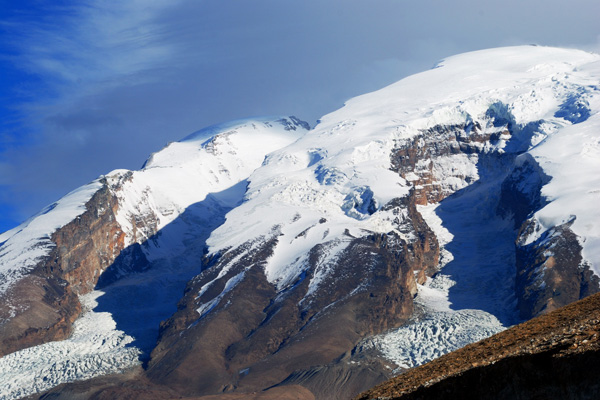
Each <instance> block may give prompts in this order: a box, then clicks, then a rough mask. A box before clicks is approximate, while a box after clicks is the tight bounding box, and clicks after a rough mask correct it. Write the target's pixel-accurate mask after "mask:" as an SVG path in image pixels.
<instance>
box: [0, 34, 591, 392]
mask: <svg viewBox="0 0 600 400" xmlns="http://www.w3.org/2000/svg"><path fill="white" fill-rule="evenodd" d="M598 110H600V56H598V55H595V54H591V53H586V52H583V51H579V50H567V49H556V48H546V47H537V46H522V47H510V48H500V49H492V50H485V51H479V52H473V53H467V54H463V55H459V56H454V57H450V58H448V59H446V60H443V61H442V62H440V63H439V64H438V65H436V67H435V68H434V69H432V70H430V71H427V72H423V73H421V74H417V75H414V76H411V77H408V78H405V79H403V80H401V81H399V82H397V83H395V84H393V85H390V86H388V87H386V88H384V89H381V90H379V91H377V92H373V93H370V94H366V95H363V96H360V97H357V98H354V99H352V100H350V101H348V102H347V103H346V105H345V106H344V107H343V108H341V109H340V110H338V111H335V112H333V113H331V114H328V115H326V116H324V117H323V118H322V119H321V120H320V122H319V124H318V125H317V126H316V127H315V128H314V129H312V130H308V126H307V125H306V124H305V123H302V122H301V121H299V120H298V119H296V118H294V117H290V118H281V119H278V118H271V119H260V120H252V121H237V122H233V123H230V124H226V125H221V126H216V127H212V128H209V129H206V130H203V131H200V132H198V133H196V134H193V135H191V136H189V137H188V138H186V139H184V140H182V141H181V142H176V143H171V144H170V145H168V146H167V147H166V148H165V149H163V150H162V151H160V152H158V153H156V154H154V155H152V156H151V157H150V159H149V160H148V161H147V162H146V164H145V166H144V168H143V169H142V170H140V171H114V172H112V173H110V174H108V175H106V176H104V177H101V178H100V179H99V180H98V181H96V182H94V183H92V184H90V185H88V186H86V187H84V188H82V189H80V190H78V191H75V192H73V193H72V194H70V195H68V196H67V197H65V198H64V199H62V200H61V201H59V202H57V203H56V205H53V206H51V207H50V208H48V209H47V210H45V211H44V212H42V213H41V214H40V215H39V216H37V217H34V218H33V219H32V220H30V221H29V222H27V223H25V224H23V225H22V226H21V227H19V228H16V229H15V230H12V231H9V232H7V233H5V234H3V235H2V236H0V243H1V247H0V267H1V268H2V269H0V273H2V274H3V275H2V277H3V278H2V279H3V280H2V281H1V282H0V284H1V285H2V286H1V288H2V290H3V291H4V292H3V295H2V296H3V297H2V301H3V305H2V307H3V309H2V312H3V313H4V314H3V316H2V318H3V320H2V324H3V325H2V326H1V327H0V333H1V338H2V340H3V342H2V343H3V345H2V346H3V347H2V348H1V353H2V354H7V353H11V352H14V351H15V350H18V349H23V348H26V347H29V346H31V345H34V344H39V343H42V342H47V341H49V340H55V339H61V338H64V337H67V336H68V334H69V332H70V331H71V328H70V327H71V323H72V322H73V321H74V319H75V317H76V316H77V315H79V314H80V309H81V307H80V305H79V304H80V303H79V301H78V300H77V298H78V297H77V295H79V296H83V297H81V298H82V299H83V300H84V303H85V304H87V307H88V310H87V311H86V312H85V313H84V314H83V315H84V318H86V317H87V318H91V317H93V316H94V315H95V316H99V315H100V314H101V313H106V314H102V315H103V316H104V317H109V319H110V317H112V318H113V322H112V323H113V324H114V328H111V329H108V330H107V332H110V333H106V334H101V335H96V337H97V339H94V340H102V335H105V336H106V335H112V336H110V337H113V338H117V339H118V340H117V339H115V340H112V341H111V343H116V344H115V345H114V346H113V348H112V349H113V350H111V351H112V353H111V354H110V357H108V356H107V357H105V358H106V359H109V358H110V360H113V361H112V364H111V362H108V361H103V360H104V359H102V358H98V357H96V358H93V359H94V362H93V363H91V364H90V362H89V358H88V359H87V360H88V361H87V364H85V362H84V361H83V360H86V358H85V357H81V358H78V357H79V356H76V355H75V353H73V354H72V355H70V356H69V357H71V358H72V359H74V360H80V361H73V363H74V364H76V366H75V367H73V368H75V370H76V371H77V369H78V368H79V370H81V369H82V368H83V367H81V366H80V364H85V365H93V366H92V367H90V368H89V370H90V372H89V373H88V372H81V373H79V372H75V373H72V374H70V375H69V374H63V375H61V372H60V370H61V369H60V368H57V371H53V373H52V375H51V376H52V379H50V380H49V381H50V383H49V384H46V386H44V385H43V384H41V383H40V384H38V386H37V387H36V390H44V389H47V388H49V387H51V386H52V385H55V384H57V383H59V382H61V381H68V380H72V379H82V378H87V377H91V376H94V375H99V374H102V373H105V371H104V370H102V369H101V366H102V365H110V366H111V367H110V368H107V369H106V371H109V370H110V371H116V370H119V369H122V368H126V367H129V366H132V365H134V364H135V363H136V357H137V354H138V353H135V352H132V349H139V350H138V351H139V352H141V354H142V358H146V359H147V366H146V368H145V371H144V374H145V375H146V376H147V378H148V379H149V380H150V381H151V382H152V383H153V384H156V385H164V386H165V387H168V388H170V389H172V390H175V391H177V393H180V394H182V395H201V394H216V393H222V392H224V391H225V392H233V393H241V394H243V393H250V392H255V391H260V390H265V389H267V388H271V391H273V390H281V388H282V387H285V388H290V390H292V388H295V389H294V390H297V388H299V387H302V388H303V389H302V390H307V391H310V393H311V395H314V396H316V397H317V398H340V397H348V396H351V395H355V394H357V393H359V392H360V391H362V390H365V389H368V388H369V387H370V386H372V385H374V384H375V383H378V382H380V381H381V380H383V379H385V378H386V377H389V376H391V375H392V374H393V373H395V371H399V370H401V369H402V368H410V367H412V366H415V365H418V364H421V363H423V362H425V361H428V360H430V359H432V358H435V357H437V356H439V355H441V354H444V353H446V352H448V351H450V350H453V349H455V348H458V347H461V346H464V345H466V344H467V343H470V342H473V341H476V340H479V339H482V338H484V337H487V336H489V335H491V334H493V333H496V332H498V331H500V330H503V329H505V328H507V327H508V326H510V325H513V324H515V323H518V322H520V321H522V320H524V319H529V318H531V317H533V316H536V315H539V314H541V313H545V312H547V311H549V310H553V309H555V308H558V307H560V306H562V305H566V304H568V303H571V302H573V301H575V300H578V299H579V298H582V297H584V296H586V295H588V294H591V293H594V292H597V291H599V290H600V286H599V278H598V276H599V275H600V209H598V208H597V207H595V206H594V205H595V203H596V200H597V199H598V195H599V193H600V177H599V175H598V173H597V171H600V152H599V149H600V133H599V132H600V117H599V115H598ZM47 277H51V278H47ZM43 279H47V281H45V282H53V281H52V280H55V281H56V282H55V283H53V284H52V286H51V288H52V290H53V292H51V293H52V295H51V296H50V297H49V296H48V295H45V296H41V295H39V297H40V299H39V300H37V302H33V301H30V303H31V304H33V305H32V306H27V307H29V308H27V307H23V306H22V305H23V304H24V297H23V296H25V295H24V294H23V293H28V291H33V292H35V290H34V289H32V288H34V287H36V288H37V287H40V286H39V285H42V286H41V287H43V288H44V290H46V292H45V293H50V292H49V289H47V288H46V286H48V285H50V283H43V284H39V283H36V282H38V281H39V280H43ZM186 282H187V284H186ZM36 285H38V286H36ZM43 285H46V286H43ZM184 286H185V292H184V293H183V297H181V293H182V290H183V288H184ZM94 288H96V289H100V290H102V291H104V294H103V295H100V294H99V292H98V291H97V290H96V291H93V292H91V293H90V294H89V295H87V294H85V293H88V292H90V291H91V290H92V289H94ZM36 290H37V289H36ZM38 292H40V291H39V290H38ZM38 292H35V293H38ZM19 296H20V297H19ZM86 296H88V297H86ZM90 296H92V297H90ZM94 296H95V297H94ZM94 299H95V300H94ZM94 301H95V303H94ZM5 304H6V305H5ZM28 304H29V303H28ZM94 304H95V305H94ZM176 304H177V308H175V305H176ZM36 307H37V308H36ZM42 308H43V309H56V310H58V315H59V316H60V318H58V317H55V318H54V319H53V320H52V321H49V322H48V321H46V320H44V321H43V323H42V322H40V321H39V320H38V319H36V318H38V317H37V316H38V314H40V312H39V311H36V312H35V313H34V311H35V310H37V309H42ZM30 310H34V311H30ZM44 318H46V317H44ZM13 321H17V322H18V324H17V322H13ZM23 321H24V322H23ZM79 321H81V320H78V321H75V327H76V328H75V333H74V334H73V335H72V336H71V337H70V338H69V339H67V340H65V341H63V342H61V343H68V342H69V341H70V340H71V341H72V340H74V338H77V337H85V335H84V336H77V332H79V331H78V325H77V324H78V323H79ZM160 321H163V322H162V323H160ZM159 323H160V331H159V329H158V324H159ZM27 324H29V325H27ZM34 324H37V325H34ZM43 324H46V325H44V326H51V327H52V328H50V330H48V329H46V330H44V329H45V328H44V329H42V328H41V326H42V325H43ZM88 325H90V326H93V324H88ZM105 325H106V323H105ZM17 326H18V327H19V329H21V330H20V331H19V330H18V329H17V328H14V327H17ZM38 326H39V327H40V328H36V329H37V331H35V330H34V331H31V330H27V329H29V327H38ZM15 332H16V333H15ZM28 332H29V333H28ZM115 335H116V336H115ZM157 338H158V340H157ZM48 345H53V343H47V344H45V345H43V346H48ZM40 347H41V346H40ZM35 349H36V347H33V348H29V349H27V350H21V351H18V352H16V353H12V354H9V355H8V356H5V357H4V358H1V359H0V370H3V371H6V370H8V369H9V367H6V365H11V366H14V365H16V364H18V363H19V361H18V360H22V359H24V358H26V357H28V356H27V354H28V353H30V354H34V356H31V357H35V351H36V350H35ZM44 351H45V352H46V354H53V351H51V350H47V349H46V350H44ZM56 353H60V351H58V350H57V351H56ZM80 353H81V352H80ZM80 353H78V354H80ZM62 354H64V351H63V352H62ZM125 355H126V356H125ZM94 356H95V355H92V356H90V357H94ZM57 357H58V356H57ZM7 359H9V360H12V361H10V362H12V364H6V363H5V364H2V363H3V361H5V360H7ZM115 360H117V361H115ZM77 363H79V364H77ZM22 364H23V365H24V363H22ZM10 368H13V367H10ZM44 368H45V367H44V365H40V366H39V368H38V369H37V372H35V373H30V374H29V375H31V376H32V378H31V379H32V381H34V382H41V381H42V380H43V377H44V375H48V373H47V369H44ZM67 369H68V368H67ZM84 369H85V368H84ZM30 370H31V368H30ZM94 371H100V372H94ZM25 375H27V374H25ZM21 376H23V375H22V374H21ZM28 379H29V378H28ZM46 381H48V379H46ZM26 384H28V383H24V381H22V380H21V381H19V382H18V384H14V385H13V386H12V387H11V389H10V390H13V391H8V392H7V393H9V394H7V396H9V397H10V396H13V397H14V396H16V395H21V394H26V391H24V389H22V386H24V385H26ZM19 390H21V391H19ZM278 393H280V392H278Z"/></svg>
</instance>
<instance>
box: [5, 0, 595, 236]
mask: <svg viewBox="0 0 600 400" xmlns="http://www.w3.org/2000/svg"><path fill="white" fill-rule="evenodd" d="M599 15H600V2H598V1H597V0H574V1H571V2H568V3H565V2H564V1H560V2H559V1H554V0H545V1H542V0H539V1H538V0H529V1H522V0H521V1H516V0H506V1H503V2H484V1H465V0H457V1H453V2H448V1H442V0H421V1H405V0H373V1H364V0H361V1H359V0H344V1H342V0H318V1H317V0H302V1H300V0H297V1H292V0H253V1H248V0H222V1H214V0H213V1H207V0H206V1H205V0H133V1H114V0H97V1H83V0H82V1H52V2H47V1H36V0H20V1H13V0H0V79H1V80H0V82H1V85H0V117H1V118H0V232H1V231H4V230H6V229H9V228H11V227H13V226H15V225H16V224H18V223H20V222H21V221H23V220H25V219H26V218H28V217H29V216H31V215H32V214H34V213H36V212H37V211H38V210H40V209H41V208H43V207H44V206H45V205H47V204H49V203H52V202H53V201H55V200H57V199H58V198H60V197H61V196H62V195H64V194H66V193H67V192H69V191H71V190H73V189H75V188H76V187H78V186H80V185H82V184H85V183H87V182H89V181H90V180H92V179H95V178H96V177H97V176H99V175H101V174H105V173H108V172H109V171H111V170H113V169H117V168H128V169H137V168H139V167H140V166H141V165H142V163H143V162H144V160H145V159H146V158H147V157H148V155H149V154H150V153H151V152H154V151H157V150H159V149H160V148H162V147H163V146H164V145H165V144H166V143H167V142H169V141H174V140H178V139H180V138H183V137H185V136H186V135H188V134H189V133H191V132H193V131H195V130H198V129H201V128H203V127H205V126H208V125H211V124H215V123H219V122H223V121H227V120H231V119H238V118H243V117H248V116H258V115H296V116H298V117H299V118H301V119H304V120H307V121H309V122H310V123H311V125H314V123H315V121H316V120H317V119H318V118H319V117H320V116H322V115H324V114H326V113H328V112H330V111H333V110H335V109H337V108H339V107H340V106H341V105H342V104H343V102H344V101H345V100H347V99H349V98H351V97H353V96H356V95H360V94H362V93H365V92H368V91H372V90H376V89H378V88H380V87H383V86H385V85H387V84H389V83H392V82H394V81H396V80H399V79H401V78H402V77H404V76H406V75H409V74H412V73H415V72H419V71H421V70H424V69H427V68H429V67H431V66H432V65H433V64H434V63H435V62H436V61H438V60H439V59H441V58H443V57H446V56H449V55H452V54H456V53H461V52H465V51H471V50H477V49H482V48H489V47H497V46H505V45H515V44H529V43H537V44H541V45H551V46H563V47H576V48H581V49H584V50H589V51H598V49H599V35H600V27H599V26H600V25H599V24H598V22H597V18H598V16H599Z"/></svg>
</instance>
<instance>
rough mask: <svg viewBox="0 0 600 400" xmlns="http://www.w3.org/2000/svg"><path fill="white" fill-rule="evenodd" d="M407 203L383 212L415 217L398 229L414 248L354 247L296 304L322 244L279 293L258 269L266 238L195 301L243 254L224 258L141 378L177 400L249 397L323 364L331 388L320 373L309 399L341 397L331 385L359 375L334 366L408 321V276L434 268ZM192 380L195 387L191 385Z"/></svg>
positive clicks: (424, 230)
mask: <svg viewBox="0 0 600 400" xmlns="http://www.w3.org/2000/svg"><path fill="white" fill-rule="evenodd" d="M412 199H413V197H412V196H411V197H409V198H406V199H398V200H397V201H396V202H392V203H390V204H389V205H388V206H387V207H389V208H390V209H393V208H400V207H408V208H409V209H412V210H413V211H412V212H411V213H409V215H410V216H409V218H410V221H404V222H403V224H404V229H408V228H407V226H408V227H410V229H415V230H417V232H418V235H417V237H418V238H419V240H415V241H414V242H412V243H407V242H406V241H404V240H402V239H400V238H399V237H398V236H397V235H396V234H393V233H390V234H372V235H368V236H365V237H361V238H353V239H352V240H351V242H350V244H349V246H348V247H347V249H346V250H345V251H344V254H343V255H342V256H341V257H340V258H339V260H338V261H337V262H336V265H335V267H334V273H333V274H332V275H331V276H329V277H328V278H327V280H326V281H325V282H323V284H322V287H323V288H324V289H323V290H320V291H319V292H318V293H316V294H314V295H313V296H309V297H308V298H306V299H305V301H304V302H303V303H301V304H299V302H300V300H301V299H303V298H304V297H305V295H306V293H307V290H308V283H309V281H310V278H311V276H312V274H313V273H314V270H315V268H316V263H317V262H318V260H319V252H320V251H321V250H320V246H322V245H319V246H316V247H315V248H313V249H312V250H311V258H310V263H311V265H310V266H309V268H308V269H307V271H306V273H305V275H304V276H303V277H301V279H299V281H298V282H296V284H295V285H293V286H292V287H291V288H289V289H287V290H286V291H285V292H284V293H283V294H280V295H278V294H277V293H276V291H275V288H274V287H273V285H271V284H270V283H268V282H267V280H266V277H265V275H264V272H263V270H262V268H261V266H262V264H263V263H264V262H265V260H266V259H267V258H268V255H269V254H270V252H271V248H272V246H273V244H274V241H276V240H277V236H274V237H273V238H271V239H270V240H268V241H266V242H265V243H264V244H263V245H262V246H260V247H259V248H258V249H256V250H254V251H252V252H250V253H248V254H246V255H245V257H244V259H243V261H241V262H238V263H236V264H234V265H233V266H232V267H231V269H230V270H229V271H228V272H227V274H225V275H224V276H223V277H221V278H220V279H219V280H217V281H216V282H215V283H214V284H213V286H212V287H211V288H210V289H209V290H207V291H206V292H205V293H204V295H205V296H206V298H204V297H203V296H204V295H203V296H201V297H200V298H197V293H199V292H200V288H201V287H202V286H203V285H205V284H206V283H207V282H210V281H211V280H212V279H214V278H215V276H216V275H217V274H218V272H219V271H220V270H221V268H223V267H224V266H227V263H228V262H229V260H231V259H232V258H234V257H235V256H236V255H237V254H238V252H243V251H244V250H245V249H237V250H236V251H233V252H226V253H225V254H224V255H223V256H221V258H220V259H219V260H216V262H215V261H213V262H214V263H215V264H214V265H213V266H212V267H211V268H209V269H207V270H206V271H205V272H204V273H203V274H201V275H200V276H199V277H198V278H196V279H194V280H193V281H192V282H191V283H190V285H189V286H188V289H186V295H185V297H184V298H183V300H182V301H181V302H180V306H179V311H178V312H177V313H176V314H175V315H174V316H173V317H172V318H171V319H169V320H168V321H166V322H165V323H164V324H163V326H162V328H161V336H160V339H159V344H158V346H157V347H156V348H155V350H154V351H153V353H152V359H151V361H150V363H149V366H148V376H149V377H150V378H151V379H152V380H153V381H155V382H159V383H162V384H165V385H168V386H170V387H172V388H175V389H176V390H178V391H180V392H181V393H183V394H185V395H198V394H202V393H206V394H208V393H215V394H216V393H221V392H223V391H225V392H229V391H232V390H235V391H236V392H246V393H247V392H253V391H257V390H263V389H265V388H268V387H270V386H273V385H278V384H284V385H285V384H288V383H286V382H285V381H286V379H288V377H290V376H299V375H302V374H303V373H302V372H300V371H302V370H308V369H311V368H313V367H314V366H315V365H321V366H326V365H331V366H330V367H327V368H325V367H323V368H321V369H320V370H319V371H320V372H323V371H325V370H327V371H329V372H330V371H334V370H335V371H336V372H333V373H332V374H331V377H330V379H328V378H323V376H325V375H326V374H321V373H320V375H321V378H322V379H323V380H324V381H326V382H323V384H322V385H317V386H319V388H318V389H315V388H314V387H313V388H311V389H313V390H317V391H318V392H319V394H318V395H317V398H326V396H325V388H330V389H331V390H333V391H335V390H339V389H340V387H341V386H343V385H345V384H346V382H347V381H348V379H349V378H344V379H341V380H339V379H338V378H337V377H336V376H338V375H339V374H341V375H344V374H351V375H353V376H354V375H355V374H358V375H359V376H361V375H364V372H363V371H360V370H358V369H357V368H354V369H352V370H348V369H344V368H341V367H339V365H338V364H339V361H340V360H341V359H343V358H344V357H343V355H344V354H345V353H348V352H350V351H351V350H352V349H353V347H354V346H355V345H356V344H357V343H358V341H360V340H361V339H362V338H363V337H365V336H369V335H372V334H376V333H379V332H382V331H384V330H387V329H390V328H393V327H396V326H399V325H400V324H402V323H403V322H404V321H406V319H407V318H408V317H409V316H410V315H411V314H412V311H413V308H412V298H413V296H414V295H415V293H416V285H415V283H416V282H415V271H418V272H419V274H418V277H417V278H418V279H421V280H422V279H423V278H424V277H425V276H426V274H427V273H428V272H430V271H431V270H433V269H434V268H435V266H436V265H437V257H438V251H439V250H438V248H437V241H436V240H435V236H434V235H433V233H432V232H431V231H430V230H429V228H428V227H427V225H426V224H425V223H424V221H423V220H422V218H421V217H420V215H419V214H418V213H417V212H416V208H415V205H414V203H412ZM249 245H250V244H248V246H249ZM242 271H245V272H244V274H245V275H244V279H243V280H242V282H241V283H240V284H238V285H237V286H236V287H235V288H234V289H233V290H231V291H230V292H229V293H227V294H226V295H225V297H223V298H222V299H221V300H220V302H219V304H218V305H217V306H216V307H215V308H214V309H212V311H211V312H210V313H208V314H206V315H205V316H203V317H202V318H200V319H198V317H199V315H198V313H197V312H196V308H198V306H197V304H201V303H204V302H206V301H209V300H210V299H212V298H214V296H216V295H217V294H219V293H221V291H222V290H223V288H224V287H225V283H226V282H227V281H228V280H229V279H231V278H232V277H234V276H236V275H237V274H239V273H241V272H242ZM213 290H214V292H212V293H211V291H213ZM340 368H341V369H340ZM192 371H193V372H192ZM190 373H192V374H193V376H203V379H202V380H196V381H194V383H191V384H190V382H191V381H193V380H192V377H191V376H190V375H189V374H190ZM313 375H314V374H311V376H313ZM373 376H374V378H371V379H373V380H372V381H371V382H372V383H374V382H376V381H378V380H381V379H383V378H384V377H385V376H381V373H380V372H374V375H373ZM300 380H301V381H302V382H304V380H303V379H300ZM282 382H283V383H282ZM288 382H289V381H288ZM335 382H337V386H336V385H335ZM367 382H369V381H367ZM315 394H316V393H315ZM350 394H351V393H349V395H350Z"/></svg>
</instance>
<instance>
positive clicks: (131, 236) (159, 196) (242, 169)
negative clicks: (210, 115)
mask: <svg viewBox="0 0 600 400" xmlns="http://www.w3.org/2000/svg"><path fill="white" fill-rule="evenodd" d="M309 128H310V127H309V126H308V124H306V123H305V122H303V121H300V120H299V119H297V118H296V117H273V118H253V119H246V120H237V121H233V122H230V123H225V124H220V125H215V126H212V127H208V128H205V129H203V130H200V131H198V132H196V133H193V134H191V135H189V136H187V137H186V138H185V139H183V140H181V141H178V142H172V143H170V144H168V145H167V146H166V147H165V148H164V149H162V150H161V151H159V152H157V153H154V154H152V155H151V156H150V158H149V159H148V160H147V161H146V163H145V164H144V168H143V169H142V170H140V171H134V172H129V171H114V172H113V173H111V174H109V175H108V180H109V183H110V184H111V185H112V186H114V187H119V189H118V190H117V191H116V194H117V196H118V198H119V211H118V213H117V220H118V222H119V224H120V225H121V227H122V228H123V230H124V231H125V232H126V234H127V238H126V245H129V244H131V243H135V242H139V243H141V242H144V241H145V240H147V239H148V238H149V237H150V236H151V235H152V234H154V233H156V232H157V231H159V230H160V229H162V228H163V227H165V226H166V225H168V224H169V223H171V222H172V221H174V220H175V219H176V218H177V217H178V216H179V215H181V214H182V213H183V212H184V211H185V210H186V209H187V208H188V207H190V206H192V205H194V204H196V203H198V202H201V201H203V200H204V199H206V198H207V196H209V195H210V196H212V197H213V198H214V199H215V200H217V201H218V202H219V203H220V204H222V205H223V206H226V207H234V206H236V205H237V204H238V203H239V202H240V201H241V198H242V197H243V194H244V191H245V187H240V188H238V190H229V189H231V188H233V187H235V185H237V184H238V183H240V182H241V181H243V180H245V179H247V178H248V176H249V175H250V174H251V173H252V171H254V170H255V169H256V168H258V167H259V166H260V165H261V164H262V162H263V160H264V158H265V155H266V154H268V153H270V152H272V151H274V150H277V149H279V148H281V147H283V146H285V145H288V144H290V143H292V142H293V141H295V140H297V139H298V138H299V137H301V136H302V135H303V134H304V132H306V131H307V130H308V129H309ZM126 174H127V176H126V177H125V175H126ZM144 216H151V218H153V219H154V221H153V222H152V224H154V226H153V228H152V229H151V230H145V229H144V228H143V227H136V226H134V224H135V223H134V222H132V221H133V219H134V217H137V218H138V219H139V218H140V217H141V218H144ZM140 228H141V229H140Z"/></svg>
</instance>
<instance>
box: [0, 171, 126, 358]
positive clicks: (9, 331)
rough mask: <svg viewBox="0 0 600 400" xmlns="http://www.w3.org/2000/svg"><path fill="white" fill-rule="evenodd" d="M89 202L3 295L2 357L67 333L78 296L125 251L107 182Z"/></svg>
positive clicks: (0, 314) (76, 310)
mask: <svg viewBox="0 0 600 400" xmlns="http://www.w3.org/2000/svg"><path fill="white" fill-rule="evenodd" d="M85 207H86V211H85V212H84V213H82V214H81V215H80V216H78V217H77V218H75V219H74V220H73V221H71V222H69V223H68V224H66V225H65V226H63V227H61V228H59V229H58V230H56V231H55V232H54V233H53V234H52V236H51V241H52V242H53V243H54V245H55V246H54V247H53V249H52V250H51V251H50V253H49V254H48V256H46V257H45V258H44V259H43V260H42V261H41V262H39V263H38V265H37V266H36V267H35V268H33V269H32V271H31V272H30V273H29V274H28V275H26V276H25V277H24V278H22V279H21V280H20V281H19V282H17V283H16V284H15V285H14V286H13V287H11V288H9V290H8V291H7V292H6V293H5V294H4V295H3V296H1V297H0V304H2V306H0V318H2V322H1V323H0V356H1V355H5V354H8V353H11V352H14V351H16V350H20V349H23V348H27V347H30V346H34V345H38V344H41V343H45V342H48V341H53V340H61V339H64V338H66V337H68V335H69V334H70V333H71V325H72V323H73V321H74V320H75V319H76V318H77V317H78V316H79V314H80V312H81V305H80V304H79V300H78V298H77V295H79V294H84V293H88V292H89V291H91V290H92V289H93V288H94V287H95V286H96V283H97V282H98V278H99V277H100V274H101V273H102V271H104V270H105V269H106V268H107V267H109V266H110V265H112V264H113V263H114V261H115V259H116V258H117V257H118V255H119V254H120V252H121V250H123V247H124V237H125V235H124V233H123V232H122V230H121V228H120V226H119V224H118V223H117V221H116V218H115V213H116V211H117V207H118V202H117V198H116V197H115V195H114V193H113V190H112V189H111V188H109V187H108V184H107V183H106V181H104V182H103V186H102V187H101V188H100V189H99V190H98V191H97V192H96V193H95V194H94V195H93V196H92V197H91V199H90V200H89V201H88V202H87V203H86V205H85Z"/></svg>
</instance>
